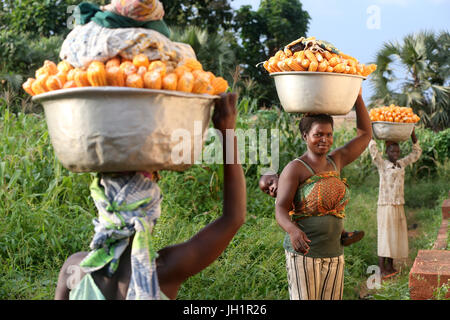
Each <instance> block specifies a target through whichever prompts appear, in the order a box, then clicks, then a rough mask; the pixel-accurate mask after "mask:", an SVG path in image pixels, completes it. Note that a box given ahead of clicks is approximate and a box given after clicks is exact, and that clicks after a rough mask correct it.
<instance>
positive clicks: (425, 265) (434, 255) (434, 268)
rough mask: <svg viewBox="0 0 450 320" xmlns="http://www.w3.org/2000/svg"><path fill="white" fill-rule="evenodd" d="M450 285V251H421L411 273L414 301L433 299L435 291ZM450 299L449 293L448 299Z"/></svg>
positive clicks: (411, 294)
mask: <svg viewBox="0 0 450 320" xmlns="http://www.w3.org/2000/svg"><path fill="white" fill-rule="evenodd" d="M445 283H449V284H450V251H448V250H419V252H418V254H417V257H416V260H415V261H414V265H413V267H412V268H411V271H410V273H409V292H410V298H411V299H412V300H426V299H432V298H433V291H434V290H435V289H436V288H437V287H440V286H442V285H443V284H445ZM448 298H450V292H447V294H446V299H448Z"/></svg>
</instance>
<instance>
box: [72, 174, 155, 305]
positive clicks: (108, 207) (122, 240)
mask: <svg viewBox="0 0 450 320" xmlns="http://www.w3.org/2000/svg"><path fill="white" fill-rule="evenodd" d="M91 196H92V197H93V199H94V202H95V206H96V207H97V210H98V218H96V219H94V221H93V222H94V226H95V235H94V238H93V240H92V241H91V244H90V248H91V249H92V251H91V252H90V253H89V254H88V255H87V256H86V258H85V259H84V260H83V261H82V262H81V263H80V267H81V268H82V270H83V271H84V272H86V273H91V272H94V271H97V270H100V269H102V268H106V271H107V272H106V273H107V275H108V276H112V275H113V274H114V273H115V272H116V270H117V268H118V266H119V260H120V257H121V255H122V254H123V252H124V251H125V249H126V248H127V246H128V245H130V238H131V237H133V236H134V238H133V241H132V244H131V246H132V247H131V278H130V283H129V286H128V292H127V300H155V299H160V298H161V297H160V290H159V284H158V277H157V274H156V263H155V260H156V258H157V253H156V251H155V249H154V248H153V245H152V242H151V231H152V229H153V227H154V225H155V223H156V221H157V219H158V218H159V217H160V214H161V209H160V203H161V201H162V196H161V193H160V189H159V187H158V185H157V184H156V183H155V182H153V181H152V180H151V179H149V178H148V177H146V176H145V175H143V174H142V173H134V174H102V176H101V178H99V177H97V178H95V179H94V181H93V182H92V184H91Z"/></svg>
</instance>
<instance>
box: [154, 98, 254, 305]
mask: <svg viewBox="0 0 450 320" xmlns="http://www.w3.org/2000/svg"><path fill="white" fill-rule="evenodd" d="M236 100H237V96H236V94H234V93H229V94H222V95H221V98H220V100H219V101H217V103H216V106H215V110H214V115H213V123H214V126H215V128H216V129H217V130H219V131H220V132H221V133H222V136H223V143H222V147H223V159H224V165H223V166H224V190H223V193H224V196H223V213H222V216H221V217H219V218H218V219H217V220H215V221H213V222H211V223H210V224H208V225H207V226H205V227H204V228H203V229H202V230H200V231H199V232H198V233H197V234H196V235H194V236H193V237H192V238H191V239H190V240H188V241H186V242H184V243H181V244H177V245H173V246H169V247H166V248H164V249H162V250H160V251H159V258H158V259H159V261H158V262H157V263H158V279H159V282H160V286H161V289H162V291H163V292H164V293H166V294H167V295H168V296H169V298H171V299H173V298H175V297H176V293H177V291H178V288H179V286H180V285H181V283H182V282H183V281H185V280H186V279H187V278H188V277H190V276H193V275H194V274H196V273H198V272H200V271H202V270H203V269H205V268H206V267H207V266H209V265H210V264H211V263H212V262H214V261H215V260H216V259H217V258H218V257H219V256H220V255H221V254H222V252H223V251H224V250H225V248H226V247H227V246H228V244H229V243H230V241H231V240H232V239H233V237H234V235H235V234H236V232H237V231H238V230H239V228H240V227H241V226H242V224H243V223H244V222H245V214H246V187H245V178H244V173H243V170H242V167H241V165H240V164H238V163H237V158H238V154H237V142H236V137H233V138H232V139H229V140H228V141H227V139H226V133H227V131H228V134H230V133H231V134H233V136H234V128H235V123H236V114H237V111H236ZM229 143H232V144H233V145H232V146H231V149H232V150H234V162H233V163H226V159H227V149H228V151H229V150H230V146H228V144H229Z"/></svg>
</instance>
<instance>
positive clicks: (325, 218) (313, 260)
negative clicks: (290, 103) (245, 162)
mask: <svg viewBox="0 0 450 320" xmlns="http://www.w3.org/2000/svg"><path fill="white" fill-rule="evenodd" d="M355 111H356V127H357V135H356V137H355V138H353V139H352V140H350V141H349V142H348V143H346V144H345V145H344V146H342V147H340V148H337V149H335V150H333V151H331V152H330V148H331V146H332V144H333V118H332V117H331V116H329V115H323V114H320V115H305V116H304V117H303V118H302V120H301V121H300V131H301V134H302V138H303V140H304V141H305V142H306V145H307V151H306V152H305V153H304V154H303V155H301V156H300V157H299V158H296V159H294V160H293V161H291V162H290V163H289V164H288V165H287V166H286V167H285V168H284V169H283V172H282V173H281V175H280V179H279V184H278V191H277V202H276V219H277V222H278V224H279V225H280V226H281V228H282V229H283V230H285V231H286V233H287V234H286V237H285V241H284V245H283V246H284V248H285V254H286V268H287V272H288V282H289V296H290V299H291V300H322V299H323V300H329V299H332V300H334V299H342V292H343V282H344V277H343V273H344V249H343V245H342V243H341V234H342V231H343V220H344V217H345V206H346V205H347V202H348V188H347V185H346V182H345V180H344V179H341V177H340V171H341V170H342V168H344V167H345V166H346V165H348V164H350V163H351V162H353V161H354V160H355V159H357V158H358V157H359V156H360V155H361V153H362V152H363V151H364V150H365V149H366V147H367V145H368V144H369V142H370V139H371V137H372V128H371V122H370V118H369V115H368V112H367V110H366V107H365V105H364V101H363V98H362V90H360V92H359V95H358V97H357V99H356V104H355ZM292 205H293V206H294V211H293V212H291V214H290V211H291V208H292Z"/></svg>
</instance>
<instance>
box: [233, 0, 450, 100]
mask: <svg viewBox="0 0 450 320" xmlns="http://www.w3.org/2000/svg"><path fill="white" fill-rule="evenodd" d="M300 2H301V3H302V6H303V9H304V10H306V11H307V12H308V13H309V15H310V16H311V21H310V24H309V29H308V34H307V35H308V36H315V37H316V38H317V39H323V40H327V41H329V42H331V43H333V44H334V45H335V46H336V47H337V48H338V49H340V50H341V51H343V52H344V53H347V54H349V55H351V56H354V57H355V58H357V59H358V60H359V61H361V62H362V63H369V62H371V61H374V60H375V54H376V53H377V51H378V50H379V49H380V48H381V46H382V44H383V42H385V41H401V40H402V39H403V37H404V36H405V35H407V34H409V33H413V32H417V31H420V30H431V31H436V32H438V31H443V30H446V31H449V29H450V0H300ZM259 4H260V0H231V6H232V7H233V8H235V9H237V8H239V7H240V6H242V5H252V7H253V9H254V10H257V9H258V7H259ZM294 38H298V37H297V36H296V35H293V40H294ZM363 92H364V98H365V100H366V101H368V97H370V95H371V94H372V90H371V86H370V84H369V81H364V82H363Z"/></svg>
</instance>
